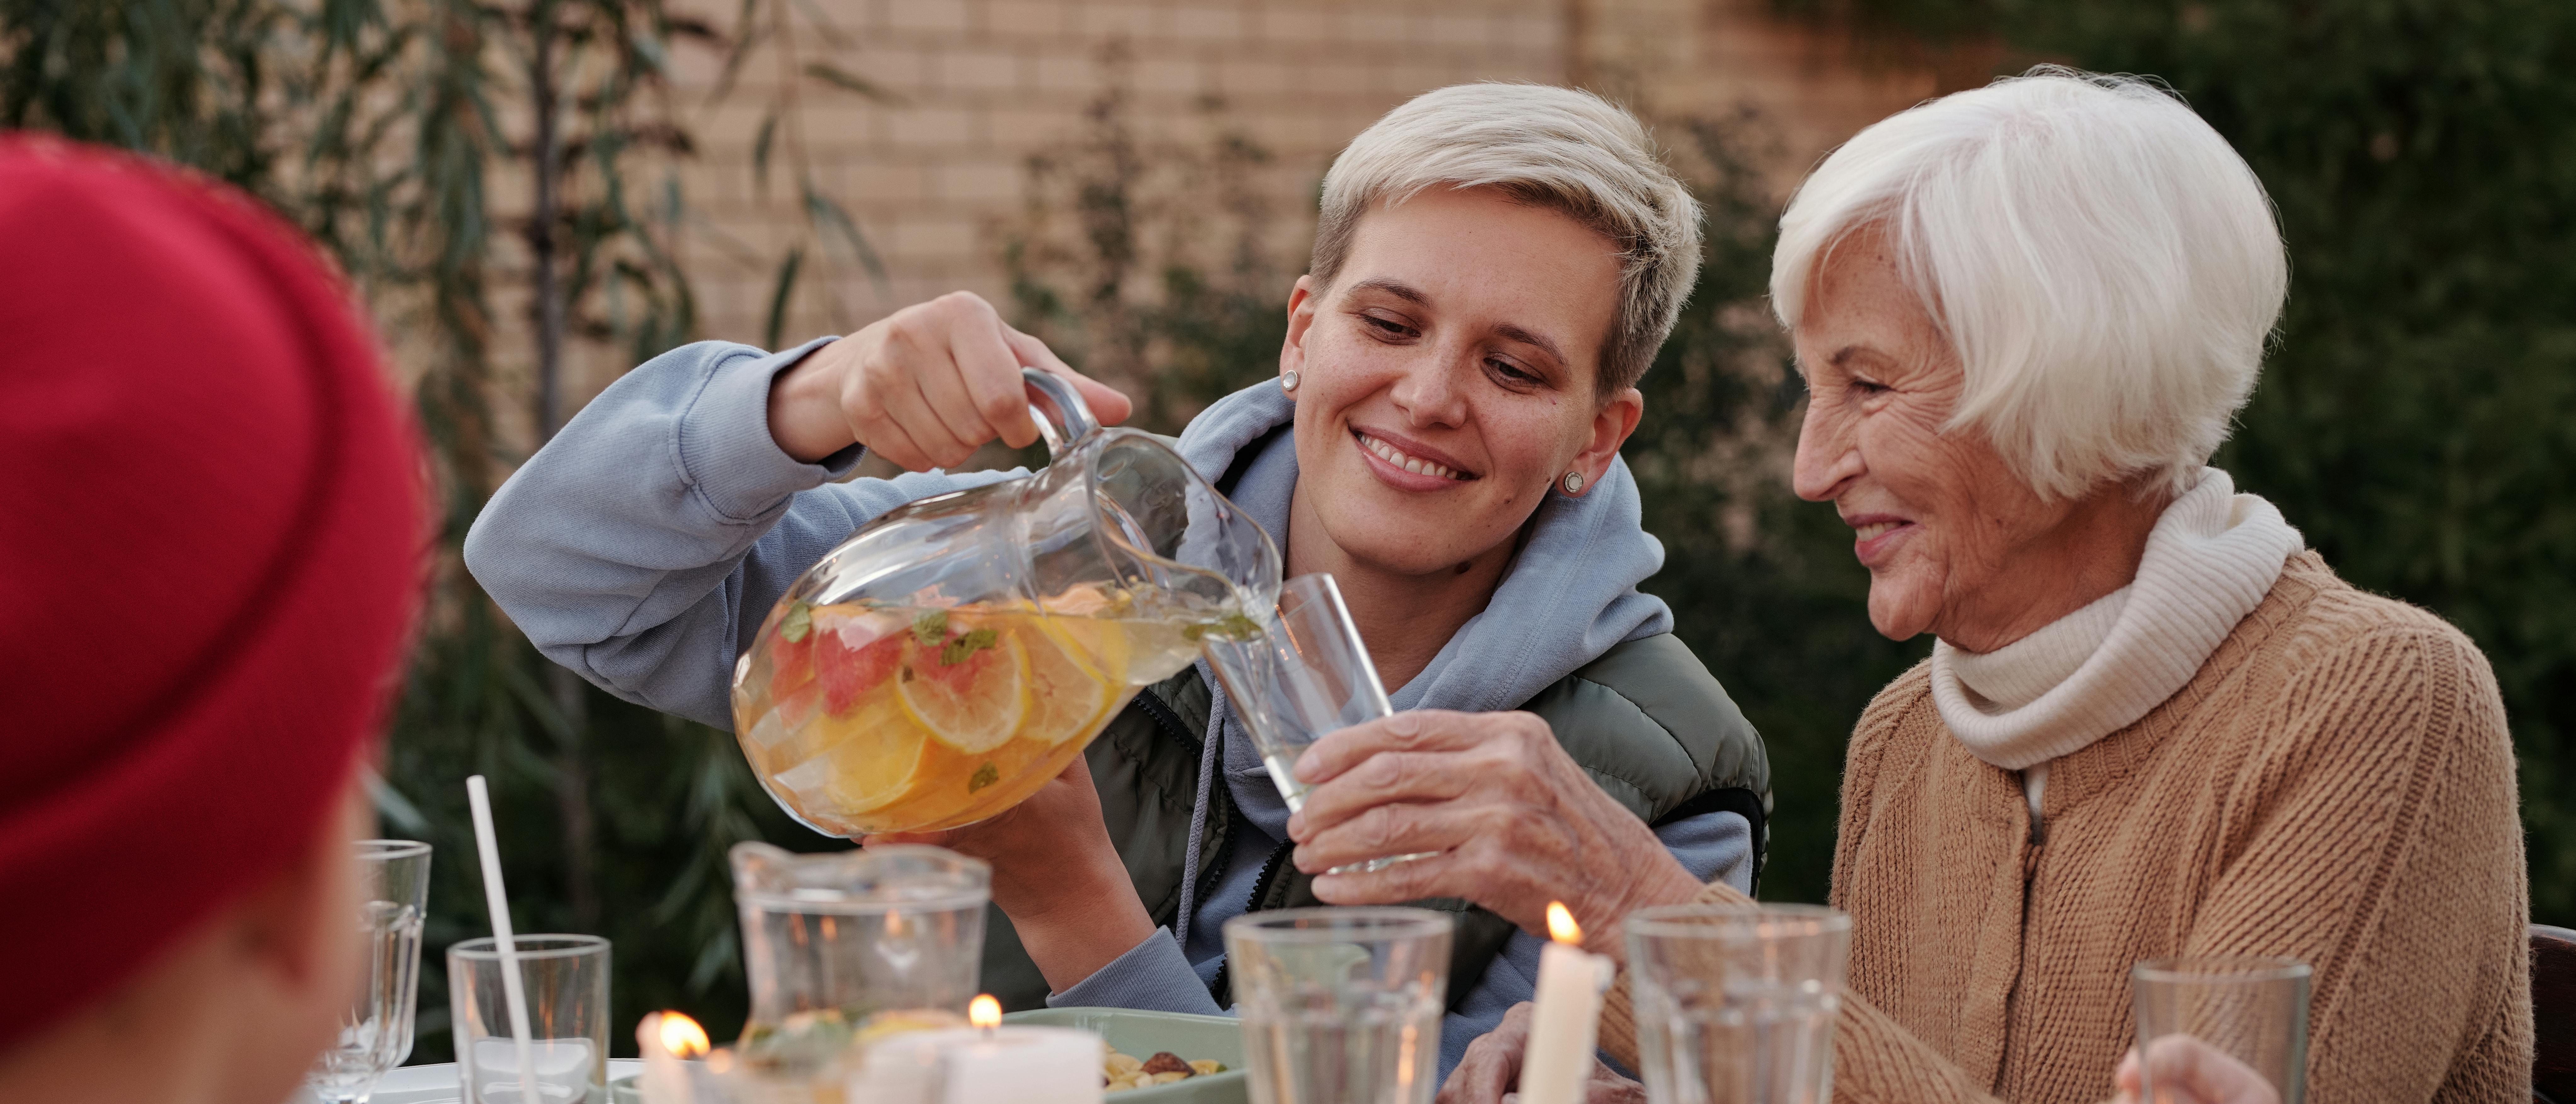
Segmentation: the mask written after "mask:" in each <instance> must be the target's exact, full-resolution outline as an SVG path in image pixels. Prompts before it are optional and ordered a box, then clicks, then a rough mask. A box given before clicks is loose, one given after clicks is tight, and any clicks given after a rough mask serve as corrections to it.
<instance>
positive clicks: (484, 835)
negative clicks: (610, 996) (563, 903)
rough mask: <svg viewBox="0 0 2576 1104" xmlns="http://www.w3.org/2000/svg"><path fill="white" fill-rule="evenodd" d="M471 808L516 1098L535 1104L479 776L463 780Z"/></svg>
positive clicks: (513, 956)
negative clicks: (514, 1050)
mask: <svg viewBox="0 0 2576 1104" xmlns="http://www.w3.org/2000/svg"><path fill="white" fill-rule="evenodd" d="M465 800H466V803H467V804H469V805H472V806H473V807H474V849H475V850H476V851H479V852H481V853H482V855H483V903H484V904H485V905H488V906H490V907H491V909H492V946H493V947H494V948H495V949H497V950H499V951H500V952H501V999H502V1000H503V1001H504V1002H506V1003H507V1004H508V1005H509V1006H510V1038H511V1040H512V1041H513V1042H515V1043H517V1044H518V1049H519V1099H520V1101H521V1102H522V1104H537V1053H536V1048H535V1047H533V1046H530V1045H529V1043H528V991H527V988H526V987H525V985H524V984H523V983H522V982H521V981H520V980H519V947H518V944H517V942H516V941H514V940H513V939H512V938H511V936H510V895H509V893H508V892H506V891H504V890H503V889H502V888H501V848H500V846H499V845H498V844H495V843H493V842H492V791H491V790H489V789H487V788H485V786H484V785H483V776H482V775H479V774H478V775H474V776H473V777H471V778H467V779H466V780H465Z"/></svg>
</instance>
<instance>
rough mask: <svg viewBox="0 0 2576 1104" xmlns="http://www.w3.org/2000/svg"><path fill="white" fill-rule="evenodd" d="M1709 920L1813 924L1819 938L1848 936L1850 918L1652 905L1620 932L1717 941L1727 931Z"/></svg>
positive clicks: (1776, 909)
mask: <svg viewBox="0 0 2576 1104" xmlns="http://www.w3.org/2000/svg"><path fill="white" fill-rule="evenodd" d="M1708 920H1745V921H1753V922H1760V921H1765V920H1774V921H1776V920H1787V921H1794V922H1813V923H1815V924H1816V925H1817V927H1816V932H1817V933H1818V934H1823V933H1828V932H1849V931H1850V930H1851V927H1852V918H1851V914H1850V913H1848V912H1844V911H1842V910H1841V909H1837V908H1833V907H1831V906H1828V905H1799V904H1774V903H1771V902H1768V901H1757V902H1754V903H1752V904H1744V905H1727V904H1693V905H1651V906H1648V907H1646V908H1641V909H1638V910H1637V911H1635V912H1632V913H1629V914H1628V918H1627V919H1626V920H1625V921H1622V924H1621V926H1622V929H1623V930H1624V931H1625V932H1626V934H1628V935H1631V936H1642V937H1646V938H1685V939H1686V938H1694V937H1696V938H1720V937H1721V933H1724V932H1726V931H1727V928H1726V927H1725V926H1722V925H1716V924H1709V923H1704V922H1702V921H1708Z"/></svg>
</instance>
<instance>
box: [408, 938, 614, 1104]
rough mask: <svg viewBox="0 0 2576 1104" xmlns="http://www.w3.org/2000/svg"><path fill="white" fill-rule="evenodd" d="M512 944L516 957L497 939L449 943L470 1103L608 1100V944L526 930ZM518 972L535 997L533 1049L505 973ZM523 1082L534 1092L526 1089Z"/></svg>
mask: <svg viewBox="0 0 2576 1104" xmlns="http://www.w3.org/2000/svg"><path fill="white" fill-rule="evenodd" d="M512 944H513V948H514V953H512V954H510V955H507V956H504V955H503V954H502V953H501V951H500V950H499V949H497V948H496V947H495V946H494V945H493V941H492V940H491V939H489V938H484V939H468V940H466V941H464V942H462V943H459V944H457V945H455V946H453V947H450V948H448V949H447V994H448V998H447V999H448V1006H449V1009H450V1011H451V1012H452V1014H453V1024H454V1027H453V1030H454V1032H455V1037H456V1077H457V1081H458V1083H459V1084H460V1085H461V1086H462V1087H463V1088H464V1090H465V1100H464V1104H568V1102H573V1101H580V1102H582V1104H604V1102H605V1101H607V1099H608V941H607V940H605V939H601V938H599V937H598V936H595V935H522V936H519V937H518V938H517V939H515V940H513V941H512ZM513 968H515V969H517V970H518V971H519V975H520V978H521V983H520V987H521V988H522V989H523V990H525V993H526V1003H527V1017H528V1039H527V1048H526V1050H525V1052H524V1053H523V1052H522V1051H521V1049H520V1046H519V1042H518V1039H517V1037H516V1036H515V1035H513V1034H512V1033H511V1029H510V1019H511V1017H510V1005H509V1000H508V996H507V989H506V986H505V984H504V983H503V981H502V972H503V971H505V970H509V969H513ZM523 1065H524V1070H525V1072H524V1073H523V1072H522V1070H523ZM523 1080H524V1081H526V1082H529V1083H530V1085H531V1086H532V1088H533V1090H534V1091H533V1093H529V1092H524V1091H522V1089H521V1087H520V1085H521V1082H522V1081H523Z"/></svg>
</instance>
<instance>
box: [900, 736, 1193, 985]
mask: <svg viewBox="0 0 2576 1104" xmlns="http://www.w3.org/2000/svg"><path fill="white" fill-rule="evenodd" d="M891 843H927V844H932V845H935V846H939V847H945V848H948V849H949V850H951V851H955V852H957V853H959V854H962V855H968V856H972V857H974V858H978V859H982V860H984V861H985V862H987V863H990V864H992V867H993V904H995V905H996V906H999V907H1000V908H1001V910H1002V912H1003V913H1004V914H1005V915H1007V916H1009V917H1010V918H1011V926H1012V927H1013V928H1014V929H1016V930H1017V931H1018V932H1019V936H1020V942H1021V944H1022V945H1023V946H1024V947H1026V948H1027V950H1028V952H1029V957H1030V958H1031V959H1032V960H1034V961H1035V962H1036V963H1037V965H1038V970H1039V972H1040V973H1043V974H1045V975H1046V979H1047V985H1048V986H1049V987H1051V988H1053V989H1055V990H1056V991H1058V992H1062V991H1063V990H1065V989H1068V988H1071V987H1072V986H1073V984H1074V983H1075V982H1078V981H1081V980H1082V979H1084V978H1087V977H1090V976H1091V975H1092V973H1093V972H1095V971H1097V970H1099V969H1100V968H1101V967H1102V966H1106V965H1108V964H1109V963H1110V962H1111V961H1112V960H1114V959H1116V958H1117V957H1118V956H1119V955H1122V954H1125V953H1127V951H1128V949H1129V948H1132V947H1134V946H1135V945H1136V944H1138V943H1141V942H1143V941H1144V939H1145V937H1146V936H1149V935H1152V934H1154V920H1153V917H1152V916H1151V915H1150V914H1148V913H1147V912H1146V911H1145V904H1144V902H1143V901H1142V900H1140V899H1138V898H1137V896H1136V885H1135V883H1134V882H1133V881H1132V880H1130V879H1129V878H1128V877H1127V866H1126V864H1125V863H1124V862H1123V861H1121V860H1120V859H1119V857H1118V848H1117V845H1116V844H1114V843H1112V842H1111V841H1110V839H1109V828H1108V826H1107V824H1106V823H1104V822H1103V821H1102V820H1101V816H1100V791H1099V790H1097V789H1095V788H1094V787H1093V786H1092V784H1091V765H1090V763H1089V762H1087V761H1086V760H1085V759H1084V758H1083V757H1082V756H1079V755H1076V756H1074V757H1073V762H1071V763H1068V764H1066V765H1065V768H1064V770H1063V771H1062V772H1060V773H1058V774H1057V775H1056V776H1055V777H1054V778H1051V779H1049V780H1047V784H1046V785H1044V786H1041V787H1039V788H1038V792H1036V793H1034V794H1031V795H1030V796H1029V798H1028V800H1026V801H1022V802H1020V803H1019V804H1017V805H1014V806H1012V807H1010V808H1009V809H1007V810H1004V811H1003V812H1002V813H1000V814H998V815H996V816H994V817H993V818H992V819H990V820H984V821H978V822H976V823H974V824H969V825H967V826H965V827H963V828H951V829H948V830H946V831H940V832H888V833H884V834H880V835H874V836H869V837H867V838H865V839H862V840H860V841H859V844H860V846H863V847H881V846H884V845H886V844H891Z"/></svg>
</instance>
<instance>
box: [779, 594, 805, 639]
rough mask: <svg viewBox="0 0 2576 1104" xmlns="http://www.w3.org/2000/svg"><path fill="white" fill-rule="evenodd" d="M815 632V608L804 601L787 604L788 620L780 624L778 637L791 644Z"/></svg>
mask: <svg viewBox="0 0 2576 1104" xmlns="http://www.w3.org/2000/svg"><path fill="white" fill-rule="evenodd" d="M813 632H814V607H813V606H810V605H807V604H806V603H804V602H802V601H796V602H789V603H788V604H787V619H786V620H784V621H781V622H779V623H778V636H779V638H780V639H782V640H785V641H786V642H788V643H790V644H794V643H797V642H798V641H801V640H803V639H805V638H806V637H807V636H810V635H812V634H813Z"/></svg>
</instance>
